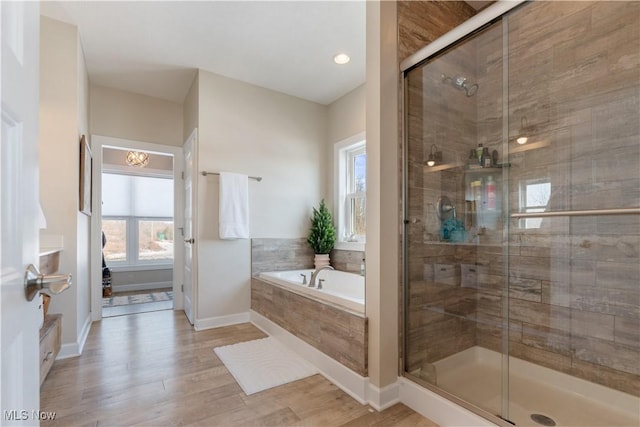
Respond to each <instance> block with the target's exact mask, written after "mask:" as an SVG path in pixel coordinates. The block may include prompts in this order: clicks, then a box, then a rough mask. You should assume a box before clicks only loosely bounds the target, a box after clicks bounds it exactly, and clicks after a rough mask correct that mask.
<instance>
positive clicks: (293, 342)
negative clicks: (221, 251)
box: [250, 310, 373, 406]
mask: <svg viewBox="0 0 640 427" xmlns="http://www.w3.org/2000/svg"><path fill="white" fill-rule="evenodd" d="M250 313H251V319H250V321H251V323H253V324H254V325H255V326H256V327H257V328H259V329H261V330H262V331H263V332H264V333H266V334H267V335H269V336H272V337H274V338H277V339H278V340H280V341H281V342H282V343H283V344H284V345H285V346H287V347H288V348H290V349H291V350H293V351H295V352H296V353H298V354H299V355H300V356H302V357H303V358H304V359H305V360H307V361H308V362H310V363H312V364H313V365H315V367H316V368H317V369H318V371H320V373H321V374H322V376H324V377H325V378H326V379H328V380H329V381H331V382H332V383H333V384H335V385H336V386H338V387H339V388H340V389H342V390H343V391H344V392H345V393H347V394H348V395H349V396H351V397H353V398H354V399H355V400H357V401H358V402H360V403H362V404H368V403H370V402H369V399H368V393H369V389H370V387H369V378H365V377H363V376H361V375H359V374H357V373H355V372H354V371H352V370H351V369H349V368H347V367H346V366H344V365H342V364H341V363H339V362H337V361H336V360H334V359H332V358H331V357H329V356H327V355H326V354H324V353H323V352H321V351H320V350H318V349H317V348H315V347H313V346H312V345H310V344H308V343H306V342H305V341H303V340H301V339H300V338H298V337H297V336H295V335H293V334H292V333H291V332H289V331H287V330H286V329H284V328H282V327H281V326H279V325H277V324H276V323H274V322H272V321H271V320H269V319H267V318H266V317H264V316H262V315H261V314H259V313H256V312H255V311H253V310H251V311H250ZM372 406H373V405H372Z"/></svg>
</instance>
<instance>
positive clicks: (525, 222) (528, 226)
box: [519, 178, 551, 230]
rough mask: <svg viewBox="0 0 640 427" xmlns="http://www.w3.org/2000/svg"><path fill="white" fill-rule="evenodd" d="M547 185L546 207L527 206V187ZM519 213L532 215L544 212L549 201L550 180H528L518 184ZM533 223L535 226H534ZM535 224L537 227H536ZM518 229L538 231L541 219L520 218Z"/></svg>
mask: <svg viewBox="0 0 640 427" xmlns="http://www.w3.org/2000/svg"><path fill="white" fill-rule="evenodd" d="M540 184H549V200H547V204H546V205H527V191H528V188H529V186H533V185H540ZM519 187H520V188H519V206H520V209H519V210H520V212H525V213H533V212H545V211H546V210H547V207H548V205H549V201H550V200H551V180H550V179H549V178H537V179H529V180H524V181H521V182H520V186H519ZM534 221H535V224H534ZM536 224H537V225H536ZM519 227H520V228H521V229H523V230H539V229H540V228H541V227H542V218H521V219H520V221H519Z"/></svg>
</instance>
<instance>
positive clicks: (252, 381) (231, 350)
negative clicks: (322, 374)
mask: <svg viewBox="0 0 640 427" xmlns="http://www.w3.org/2000/svg"><path fill="white" fill-rule="evenodd" d="M213 351H214V352H215V353H216V354H217V355H218V357H219V358H220V360H222V363H224V365H225V366H226V367H227V369H228V370H229V372H231V375H233V378H235V379H236V381H237V382H238V384H239V385H240V387H241V388H242V390H243V391H244V392H245V394H247V395H250V394H254V393H257V392H259V391H263V390H267V389H269V388H272V387H276V386H279V385H282V384H286V383H290V382H292V381H296V380H299V379H302V378H306V377H309V376H311V375H314V374H317V373H318V371H317V370H316V368H315V367H314V366H313V365H312V364H310V363H309V362H307V361H306V360H304V359H303V358H301V357H300V356H298V355H297V354H296V353H294V352H293V351H291V350H289V349H287V348H286V347H284V345H283V344H282V343H281V342H280V341H278V340H277V339H275V338H273V337H268V338H262V339H259V340H254V341H245V342H242V343H239V344H233V345H226V346H224V347H216V348H214V349H213Z"/></svg>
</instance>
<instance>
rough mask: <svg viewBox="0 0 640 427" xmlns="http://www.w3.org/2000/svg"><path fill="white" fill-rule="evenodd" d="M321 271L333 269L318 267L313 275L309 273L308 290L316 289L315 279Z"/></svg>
mask: <svg viewBox="0 0 640 427" xmlns="http://www.w3.org/2000/svg"><path fill="white" fill-rule="evenodd" d="M322 270H333V267H331V266H330V265H325V266H323V267H320V268H318V269H316V270H315V271H314V272H313V273H311V280H309V287H310V288H315V287H316V277H318V274H319V273H320V272H321V271H322Z"/></svg>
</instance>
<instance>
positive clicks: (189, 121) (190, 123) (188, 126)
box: [182, 73, 199, 141]
mask: <svg viewBox="0 0 640 427" xmlns="http://www.w3.org/2000/svg"><path fill="white" fill-rule="evenodd" d="M198 81H199V78H198V73H196V76H195V77H194V78H193V83H191V88H189V92H188V93H187V96H186V97H185V98H184V105H183V106H182V122H183V132H182V139H183V140H184V141H186V140H187V138H189V136H190V135H191V132H193V130H194V129H196V128H197V127H198V98H199V96H198V95H199V94H198V87H199V85H198Z"/></svg>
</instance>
